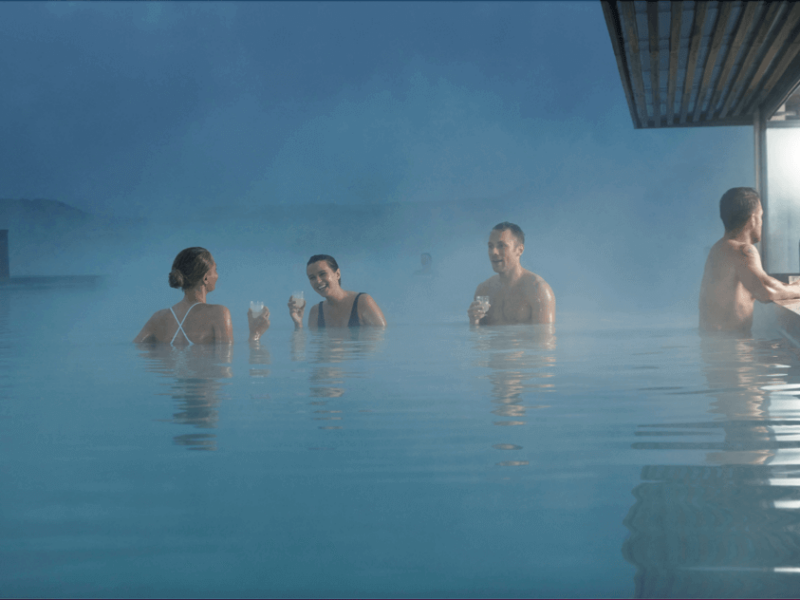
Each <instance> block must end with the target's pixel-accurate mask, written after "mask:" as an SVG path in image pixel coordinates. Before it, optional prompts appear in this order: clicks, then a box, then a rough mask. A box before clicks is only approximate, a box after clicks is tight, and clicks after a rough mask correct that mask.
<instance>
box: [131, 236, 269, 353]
mask: <svg viewBox="0 0 800 600" xmlns="http://www.w3.org/2000/svg"><path fill="white" fill-rule="evenodd" d="M218 278H219V276H218V275H217V264H216V263H215V262H214V258H213V257H212V256H211V253H210V252H209V251H208V250H206V249H205V248H200V247H194V248H186V249H185V250H181V251H180V252H179V253H178V256H176V257H175V260H174V261H173V263H172V271H170V273H169V286H170V287H173V288H180V289H181V290H183V300H181V301H180V302H178V303H177V304H175V305H173V306H172V307H170V308H165V309H163V310H159V311H157V312H156V313H154V314H153V316H152V317H150V320H149V321H148V322H147V323H146V324H145V326H144V327H143V328H142V330H141V331H140V332H139V335H137V336H136V338H135V339H134V340H133V341H134V342H163V343H169V344H170V345H172V346H178V345H179V346H192V345H194V344H213V343H219V344H231V343H233V326H232V325H231V313H230V311H229V310H228V309H227V308H226V307H224V306H222V305H221V304H206V295H207V294H208V293H209V292H213V291H214V288H215V287H216V285H217V279H218ZM248 317H249V319H248V320H249V321H250V339H251V340H257V339H258V338H259V337H260V336H261V334H263V333H264V332H265V331H266V330H267V329H268V328H269V310H267V309H265V310H264V312H263V313H262V314H261V315H260V316H258V317H255V318H254V317H253V316H252V315H249V314H248Z"/></svg>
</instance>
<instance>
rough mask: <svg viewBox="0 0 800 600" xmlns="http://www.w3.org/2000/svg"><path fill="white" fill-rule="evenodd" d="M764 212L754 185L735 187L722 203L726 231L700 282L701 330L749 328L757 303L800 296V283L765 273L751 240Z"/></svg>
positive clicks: (755, 238)
mask: <svg viewBox="0 0 800 600" xmlns="http://www.w3.org/2000/svg"><path fill="white" fill-rule="evenodd" d="M763 214H764V210H763V209H762V208H761V199H760V198H759V197H758V193H757V192H756V191H755V190H754V189H753V188H747V187H738V188H731V189H729V190H728V191H727V192H725V193H724V194H723V195H722V198H721V199H720V201H719V215H720V218H721V219H722V223H723V225H725V235H723V236H722V238H721V239H720V240H719V241H718V242H717V243H716V244H714V245H713V246H712V248H711V251H710V252H709V253H708V258H707V259H706V267H705V271H704V273H703V282H702V284H701V285H700V329H704V330H706V331H743V332H748V331H750V328H751V326H752V325H753V305H754V304H755V301H756V300H758V301H759V302H773V301H775V300H791V299H793V298H800V281H797V282H795V283H792V284H785V283H782V282H781V281H778V280H777V279H775V278H774V277H770V276H769V275H767V274H766V273H765V272H764V269H763V268H762V266H761V257H760V256H759V254H758V250H756V248H755V246H753V244H755V243H757V242H759V241H760V240H761V218H762V216H763Z"/></svg>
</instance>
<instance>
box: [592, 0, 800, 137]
mask: <svg viewBox="0 0 800 600" xmlns="http://www.w3.org/2000/svg"><path fill="white" fill-rule="evenodd" d="M601 4H602V6H603V14H604V15H605V19H606V25H607V26H608V32H609V34H610V35H611V44H612V46H613V47H614V54H615V55H616V58H617V66H618V67H619V73H620V77H621V79H622V86H623V88H624V89H625V97H626V98H627V100H628V107H629V108H630V111H631V117H632V118H633V125H634V127H635V128H637V129H652V128H659V127H697V126H709V125H752V124H753V120H754V118H755V114H756V111H757V110H759V109H760V111H761V115H762V116H764V117H767V118H768V117H769V116H770V115H772V113H774V112H775V111H776V110H777V109H778V107H779V106H780V105H781V104H782V103H783V102H785V101H786V98H787V97H788V96H789V95H790V94H791V92H792V90H794V89H795V87H796V86H797V85H798V83H800V2H791V1H775V2H765V1H763V0H761V1H755V0H753V1H746V2H742V1H723V2H711V1H696V2H692V1H684V2H674V1H669V0H666V1H665V0H660V1H650V0H635V1H628V0H616V1H615V0H601Z"/></svg>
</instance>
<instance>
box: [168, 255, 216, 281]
mask: <svg viewBox="0 0 800 600" xmlns="http://www.w3.org/2000/svg"><path fill="white" fill-rule="evenodd" d="M213 266H214V259H213V258H211V252H209V251H208V250H206V249H205V248H200V247H198V246H195V247H193V248H186V249H185V250H181V251H180V252H178V256H176V257H175V260H174V261H172V271H170V272H169V287H173V288H181V289H183V290H187V289H189V288H191V287H194V286H195V285H197V284H198V283H199V282H200V281H202V279H203V277H204V276H205V274H206V273H208V272H209V270H211V267H213Z"/></svg>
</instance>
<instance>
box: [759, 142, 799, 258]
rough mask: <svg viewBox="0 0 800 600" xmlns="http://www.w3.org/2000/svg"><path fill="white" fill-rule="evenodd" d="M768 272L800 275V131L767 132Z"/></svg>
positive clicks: (766, 233) (766, 235)
mask: <svg viewBox="0 0 800 600" xmlns="http://www.w3.org/2000/svg"><path fill="white" fill-rule="evenodd" d="M767 210H768V212H769V214H768V218H767V231H765V232H764V234H765V237H766V241H767V271H768V272H769V273H774V274H777V273H794V274H798V273H800V127H768V129H767Z"/></svg>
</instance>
